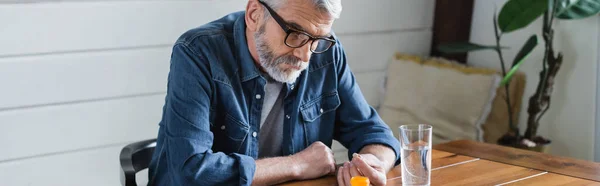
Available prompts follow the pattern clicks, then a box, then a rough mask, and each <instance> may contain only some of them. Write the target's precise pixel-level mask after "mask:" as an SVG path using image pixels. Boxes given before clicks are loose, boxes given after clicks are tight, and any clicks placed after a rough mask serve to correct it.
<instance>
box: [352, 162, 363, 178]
mask: <svg viewBox="0 0 600 186" xmlns="http://www.w3.org/2000/svg"><path fill="white" fill-rule="evenodd" d="M352 164H353V163H350V176H351V177H354V176H362V175H361V174H360V173H359V172H358V167H356V165H352Z"/></svg>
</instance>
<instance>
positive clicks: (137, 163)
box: [119, 139, 156, 186]
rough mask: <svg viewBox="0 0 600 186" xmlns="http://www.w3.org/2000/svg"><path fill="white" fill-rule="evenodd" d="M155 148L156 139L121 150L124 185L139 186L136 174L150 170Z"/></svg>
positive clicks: (136, 143)
mask: <svg viewBox="0 0 600 186" xmlns="http://www.w3.org/2000/svg"><path fill="white" fill-rule="evenodd" d="M155 147H156V139H149V140H144V141H139V142H135V143H132V144H129V145H127V146H125V147H123V149H121V154H120V155H119V160H120V162H121V184H122V185H124V186H137V183H135V173H137V172H139V171H141V170H143V169H145V168H148V165H149V164H150V160H152V153H154V148H155Z"/></svg>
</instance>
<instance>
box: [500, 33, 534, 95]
mask: <svg viewBox="0 0 600 186" xmlns="http://www.w3.org/2000/svg"><path fill="white" fill-rule="evenodd" d="M537 44H538V40H537V36H536V35H535V34H534V35H532V36H531V37H529V39H528V40H527V42H525V45H523V48H521V51H519V53H518V54H517V56H515V60H514V61H513V64H512V66H511V69H510V71H508V73H506V76H504V78H502V82H500V85H501V86H504V85H506V84H507V83H508V82H509V81H510V79H511V78H512V77H513V76H514V75H515V73H516V72H517V70H519V67H521V64H523V62H525V59H527V57H529V55H530V54H531V51H533V49H534V48H535V47H536V46H537Z"/></svg>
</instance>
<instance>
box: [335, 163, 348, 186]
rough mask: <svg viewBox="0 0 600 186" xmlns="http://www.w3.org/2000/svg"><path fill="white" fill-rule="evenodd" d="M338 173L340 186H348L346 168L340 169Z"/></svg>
mask: <svg viewBox="0 0 600 186" xmlns="http://www.w3.org/2000/svg"><path fill="white" fill-rule="evenodd" d="M337 172H338V173H337V182H338V186H346V183H344V167H340V169H339V170H338V171H337Z"/></svg>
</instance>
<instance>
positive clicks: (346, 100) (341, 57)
mask: <svg viewBox="0 0 600 186" xmlns="http://www.w3.org/2000/svg"><path fill="white" fill-rule="evenodd" d="M332 49H333V50H334V58H335V65H336V69H337V75H338V77H337V78H338V93H339V97H340V101H341V103H342V104H341V105H340V107H339V108H338V109H337V111H336V112H337V113H336V117H337V118H336V130H335V131H334V138H335V139H336V140H338V141H339V142H340V143H342V144H343V145H344V146H345V147H347V148H348V154H349V155H351V154H353V153H359V151H368V152H372V153H375V154H374V155H376V156H378V159H382V160H388V161H389V160H391V158H390V157H391V156H392V155H391V154H392V153H393V156H394V158H393V160H391V161H390V162H391V164H397V163H399V159H400V158H399V157H400V143H399V142H398V140H397V139H396V138H395V137H394V135H393V133H392V130H390V128H389V127H388V126H387V125H386V124H385V123H384V122H383V120H382V119H381V117H379V115H378V114H377V112H376V111H375V109H373V108H372V107H371V106H369V104H368V103H367V101H366V100H365V98H364V96H363V94H362V92H361V91H360V88H359V87H358V84H357V83H356V79H355V78H354V75H353V74H352V72H351V70H350V67H349V66H348V64H347V61H346V54H345V52H344V50H343V48H342V46H341V44H339V43H338V44H336V45H335V47H334V48H332ZM371 145H378V146H382V147H381V149H385V150H384V151H383V153H380V152H375V151H376V150H379V149H380V147H371ZM386 150H391V151H392V153H389V152H387V151H386Z"/></svg>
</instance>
